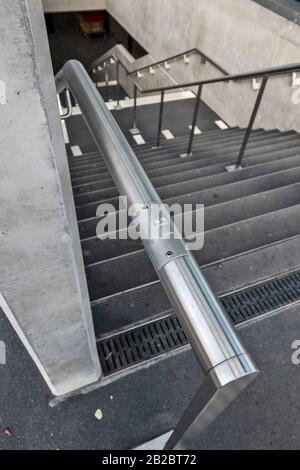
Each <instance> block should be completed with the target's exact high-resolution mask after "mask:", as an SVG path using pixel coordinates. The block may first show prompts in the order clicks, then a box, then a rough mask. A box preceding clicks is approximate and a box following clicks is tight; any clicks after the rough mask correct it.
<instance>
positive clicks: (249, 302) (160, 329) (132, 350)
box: [97, 271, 300, 377]
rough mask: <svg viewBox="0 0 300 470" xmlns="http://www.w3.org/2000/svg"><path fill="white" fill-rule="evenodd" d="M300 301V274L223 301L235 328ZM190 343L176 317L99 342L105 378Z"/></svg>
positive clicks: (154, 322) (167, 317)
mask: <svg viewBox="0 0 300 470" xmlns="http://www.w3.org/2000/svg"><path fill="white" fill-rule="evenodd" d="M299 299H300V271H297V272H294V273H291V274H288V275H287V276H285V277H281V278H279V279H274V280H271V281H268V282H265V283H262V284H258V285H256V286H253V287H249V288H248V289H245V290H242V291H239V292H236V293H234V294H229V295H226V296H224V297H222V298H221V299H220V301H221V303H222V305H223V306H224V308H225V310H226V311H227V313H228V315H229V316H230V318H231V320H232V322H233V324H234V325H238V324H239V323H243V322H245V321H247V320H250V319H252V318H255V317H258V316H259V315H263V314H264V313H268V312H271V311H273V310H276V309H278V308H280V307H283V306H285V305H288V304H290V303H292V302H295V301H297V300H299ZM187 344H188V341H187V338H186V336H185V333H184V331H183V329H182V326H181V324H180V322H179V321H178V319H177V318H176V316H175V315H174V314H170V315H168V316H165V317H163V318H159V319H157V320H153V321H151V322H149V323H147V324H145V325H141V326H137V327H136V328H132V329H131V330H127V331H124V332H122V333H119V334H116V335H113V336H111V337H109V338H104V339H102V340H100V341H98V343H97V346H98V352H99V357H100V362H101V365H102V369H103V374H104V376H106V377H107V376H110V375H112V374H114V373H116V372H120V371H122V370H125V369H128V368H130V367H133V366H136V365H138V364H141V363H143V362H145V361H148V360H151V359H154V358H156V357H159V356H161V355H163V354H165V353H167V352H170V351H172V350H175V349H178V348H180V347H182V346H185V345H187Z"/></svg>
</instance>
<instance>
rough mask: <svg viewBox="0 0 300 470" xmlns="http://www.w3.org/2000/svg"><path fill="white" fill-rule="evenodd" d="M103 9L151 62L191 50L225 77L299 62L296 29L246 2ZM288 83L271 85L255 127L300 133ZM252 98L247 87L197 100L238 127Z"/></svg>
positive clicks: (156, 1)
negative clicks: (211, 62) (214, 64)
mask: <svg viewBox="0 0 300 470" xmlns="http://www.w3.org/2000/svg"><path fill="white" fill-rule="evenodd" d="M107 9H108V11H109V13H110V14H111V15H112V16H114V17H115V18H116V20H117V21H118V22H119V23H121V25H122V26H123V27H124V28H125V29H127V30H128V32H129V33H130V34H131V35H132V36H133V37H134V38H135V39H136V40H137V41H138V42H139V43H140V44H141V45H142V46H143V47H144V48H145V49H146V50H147V51H148V52H149V53H150V54H151V55H152V56H153V57H154V58H155V59H156V60H159V59H163V58H165V57H167V56H169V55H172V54H175V53H177V52H181V51H183V50H186V49H189V48H192V47H195V46H196V47H198V48H200V49H202V50H203V52H205V53H206V54H207V55H208V56H210V57H212V58H213V59H214V60H215V61H216V62H218V63H219V64H220V65H221V66H222V67H223V68H224V69H225V70H227V71H228V72H230V73H237V72H240V71H247V70H253V69H256V68H259V67H268V66H271V65H279V64H285V63H292V62H300V54H299V50H300V27H299V26H298V25H296V24H293V23H292V22H290V21H289V20H287V19H285V18H283V17H281V16H279V15H277V14H276V13H274V12H272V11H269V10H267V9H266V8H264V7H262V6H260V5H259V4H257V3H256V2H253V1H251V0H243V1H242V2H241V1H240V0H226V2H222V1H221V0H202V1H201V2H199V1H198V0H185V1H184V2H183V1H182V0H151V2H150V1H149V0H123V1H122V2H119V1H118V0H107ZM132 12H134V14H132ZM200 72H201V70H200V69H199V68H197V67H196V68H195V67H193V68H192V67H191V68H188V67H174V70H173V71H172V70H171V71H170V73H171V74H172V75H173V76H174V78H175V79H176V80H177V81H182V80H191V79H192V80H193V79H197V78H199V76H200V77H201V76H202V75H201V73H200ZM210 75H211V74H210ZM216 75H219V72H216ZM291 83H292V77H291V76H286V77H282V78H279V79H277V78H276V79H272V80H271V82H270V83H269V84H268V87H267V90H266V93H265V97H264V100H263V104H262V106H261V110H260V113H259V116H258V118H257V121H256V125H257V126H263V127H265V128H274V127H278V128H280V129H291V128H293V129H297V130H298V131H300V119H299V106H297V105H294V104H293V103H292V96H293V93H294V92H295V90H293V89H292V88H291ZM256 96H257V91H254V90H253V89H252V83H251V82H250V81H246V82H243V83H239V84H235V83H232V84H227V85H222V84H221V85H214V86H209V87H206V88H205V89H204V94H203V97H204V100H205V101H206V102H207V103H208V104H209V105H210V106H211V107H212V108H213V109H214V110H215V111H216V112H217V113H218V114H220V115H221V116H222V117H223V119H224V120H225V121H227V122H228V123H229V124H231V125H240V126H244V125H246V124H247V122H248V120H249V116H250V112H251V109H252V107H253V104H254V101H255V99H256Z"/></svg>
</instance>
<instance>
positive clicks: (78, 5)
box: [42, 0, 106, 13]
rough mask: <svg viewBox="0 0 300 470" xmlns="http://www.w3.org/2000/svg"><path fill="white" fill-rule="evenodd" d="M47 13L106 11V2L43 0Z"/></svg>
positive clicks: (97, 0) (96, 0)
mask: <svg viewBox="0 0 300 470" xmlns="http://www.w3.org/2000/svg"><path fill="white" fill-rule="evenodd" d="M42 2H43V7H44V11H45V12H46V13H57V12H62V11H82V10H84V11H88V10H104V9H105V8H106V0H84V2H83V1H82V0H42Z"/></svg>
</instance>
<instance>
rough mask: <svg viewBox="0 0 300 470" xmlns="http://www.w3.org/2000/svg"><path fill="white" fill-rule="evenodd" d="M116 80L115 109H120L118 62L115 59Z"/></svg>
mask: <svg viewBox="0 0 300 470" xmlns="http://www.w3.org/2000/svg"><path fill="white" fill-rule="evenodd" d="M116 79H117V105H116V106H115V109H122V106H120V62H119V60H118V59H116Z"/></svg>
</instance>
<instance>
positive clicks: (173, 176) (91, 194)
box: [74, 146, 300, 206]
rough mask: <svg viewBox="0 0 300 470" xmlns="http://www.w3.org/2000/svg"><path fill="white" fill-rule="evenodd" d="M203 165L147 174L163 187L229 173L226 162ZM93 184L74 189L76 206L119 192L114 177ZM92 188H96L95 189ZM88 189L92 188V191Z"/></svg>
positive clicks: (264, 157)
mask: <svg viewBox="0 0 300 470" xmlns="http://www.w3.org/2000/svg"><path fill="white" fill-rule="evenodd" d="M297 154H298V155H299V156H300V150H299V148H298V146H296V147H291V148H289V149H288V150H285V151H282V150H279V151H276V152H274V151H273V152H269V153H266V154H259V155H255V156H252V157H248V158H247V160H246V161H245V164H244V168H249V167H250V166H256V165H264V164H266V163H268V162H269V163H271V162H272V161H282V160H283V159H285V158H287V157H289V158H293V157H296V156H297ZM210 163H211V162H210ZM232 163H234V160H233V161H232ZM202 165H203V162H202V161H201V160H199V161H193V162H189V163H186V164H184V165H175V166H172V167H170V168H168V167H167V168H164V169H159V170H154V171H153V170H152V171H149V172H147V174H148V176H149V177H150V179H151V181H152V183H153V185H154V186H155V187H161V186H166V185H168V184H173V183H176V182H181V181H189V180H190V179H194V178H195V177H197V176H198V178H204V177H206V176H212V175H216V174H220V173H227V171H226V169H225V165H224V163H218V164H209V165H207V166H205V167H203V166H202ZM156 175H157V176H156ZM93 184H94V186H91V185H89V187H88V188H87V187H86V186H83V187H76V188H75V189H76V191H74V200H75V204H76V206H79V205H83V204H88V203H91V202H94V201H97V200H99V199H100V198H101V197H102V194H103V192H105V193H107V191H110V192H111V193H117V189H116V186H115V185H114V182H113V180H112V179H106V180H104V181H100V182H98V183H93ZM91 188H95V189H94V190H93V189H91ZM87 189H90V191H88V190H87Z"/></svg>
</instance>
